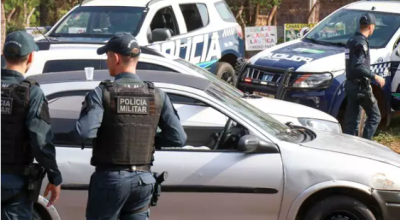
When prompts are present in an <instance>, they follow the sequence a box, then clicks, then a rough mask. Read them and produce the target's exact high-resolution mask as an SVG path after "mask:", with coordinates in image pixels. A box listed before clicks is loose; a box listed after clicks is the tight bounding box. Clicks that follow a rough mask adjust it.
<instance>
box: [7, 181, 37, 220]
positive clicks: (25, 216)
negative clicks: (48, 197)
mask: <svg viewBox="0 0 400 220" xmlns="http://www.w3.org/2000/svg"><path fill="white" fill-rule="evenodd" d="M25 188H26V186H25V183H24V179H23V177H22V176H19V175H13V174H1V201H2V202H3V201H5V200H7V199H9V198H11V197H13V196H15V195H16V194H18V193H20V192H21V191H22V190H26V189H25ZM32 210H33V201H31V200H28V199H27V198H21V199H19V200H17V201H15V202H13V203H11V204H9V205H7V206H3V205H1V219H2V220H15V219H18V220H31V219H32Z"/></svg>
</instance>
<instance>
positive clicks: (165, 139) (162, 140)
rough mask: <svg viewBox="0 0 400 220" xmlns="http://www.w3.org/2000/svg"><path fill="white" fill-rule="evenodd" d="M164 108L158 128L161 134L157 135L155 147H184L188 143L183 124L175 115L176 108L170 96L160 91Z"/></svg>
mask: <svg viewBox="0 0 400 220" xmlns="http://www.w3.org/2000/svg"><path fill="white" fill-rule="evenodd" d="M160 95H161V100H162V101H163V107H162V110H161V115H160V121H159V122H158V126H159V128H160V129H161V132H160V133H158V134H157V135H156V138H155V146H156V148H159V147H182V146H183V145H184V144H185V143H186V138H187V137H186V133H185V131H184V130H183V127H182V124H181V122H180V120H179V118H178V116H177V115H176V114H175V111H174V107H173V106H172V103H171V101H170V99H169V98H168V95H167V94H165V93H164V92H163V91H160Z"/></svg>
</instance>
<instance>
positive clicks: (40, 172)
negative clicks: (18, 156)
mask: <svg viewBox="0 0 400 220" xmlns="http://www.w3.org/2000/svg"><path fill="white" fill-rule="evenodd" d="M11 170H12V169H11ZM11 172H12V173H14V174H18V175H22V176H23V178H24V180H25V188H24V190H21V191H20V192H19V193H17V194H16V195H15V196H13V197H11V198H9V199H7V200H5V201H2V202H1V205H2V206H7V205H9V204H11V203H14V202H17V201H18V200H20V199H22V198H25V197H26V198H28V199H29V200H31V201H33V202H37V201H38V199H39V194H40V188H41V186H42V182H43V179H44V176H45V175H46V172H45V169H44V168H43V167H42V166H41V165H39V164H31V165H28V166H26V167H24V168H23V169H22V172H21V169H15V171H11Z"/></svg>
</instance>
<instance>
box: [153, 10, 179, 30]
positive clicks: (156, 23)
mask: <svg viewBox="0 0 400 220" xmlns="http://www.w3.org/2000/svg"><path fill="white" fill-rule="evenodd" d="M156 28H167V29H169V30H170V31H171V35H172V36H175V35H179V28H178V22H177V21H176V17H175V13H174V10H173V9H172V7H171V6H169V7H165V8H162V9H160V10H158V11H157V13H156V14H155V15H154V17H153V20H152V21H151V23H150V31H153V30H154V29H156Z"/></svg>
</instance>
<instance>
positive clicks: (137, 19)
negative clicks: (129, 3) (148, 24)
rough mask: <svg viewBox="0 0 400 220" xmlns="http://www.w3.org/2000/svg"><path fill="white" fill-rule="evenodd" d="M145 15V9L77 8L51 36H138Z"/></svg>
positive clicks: (112, 7)
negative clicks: (116, 34) (125, 34)
mask: <svg viewBox="0 0 400 220" xmlns="http://www.w3.org/2000/svg"><path fill="white" fill-rule="evenodd" d="M145 14H146V13H145V8H144V7H115V6H107V7H104V6H90V7H85V6H83V7H77V8H76V9H74V11H72V12H71V13H70V14H68V15H67V16H66V17H65V18H64V19H63V20H62V21H61V22H60V23H59V25H58V26H57V27H56V28H55V29H54V30H55V31H53V33H51V34H50V36H53V37H63V36H78V37H101V38H109V37H111V36H112V35H114V34H115V33H118V32H127V33H131V34H133V35H135V36H136V35H137V33H138V30H140V26H141V23H142V20H143V19H144V16H145Z"/></svg>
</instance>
